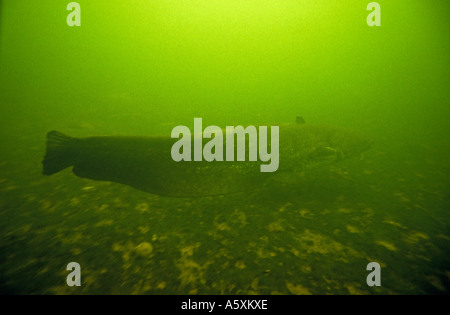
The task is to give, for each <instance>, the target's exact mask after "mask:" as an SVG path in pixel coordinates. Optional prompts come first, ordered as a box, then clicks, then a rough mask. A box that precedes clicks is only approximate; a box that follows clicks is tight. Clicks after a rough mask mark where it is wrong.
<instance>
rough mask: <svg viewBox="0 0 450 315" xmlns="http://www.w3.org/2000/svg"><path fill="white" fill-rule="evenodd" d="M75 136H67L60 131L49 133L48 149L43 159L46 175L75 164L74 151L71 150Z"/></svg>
mask: <svg viewBox="0 0 450 315" xmlns="http://www.w3.org/2000/svg"><path fill="white" fill-rule="evenodd" d="M74 140H75V138H72V137H69V136H66V135H65V134H63V133H61V132H58V131H54V130H52V131H50V132H48V133H47V151H46V153H45V157H44V160H43V161H42V166H43V171H42V173H43V174H44V175H51V174H54V173H57V172H59V171H61V170H63V169H65V168H66V167H69V166H71V165H73V152H72V150H71V148H72V145H73V142H74Z"/></svg>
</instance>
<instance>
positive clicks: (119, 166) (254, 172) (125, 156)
mask: <svg viewBox="0 0 450 315" xmlns="http://www.w3.org/2000/svg"><path fill="white" fill-rule="evenodd" d="M279 130H280V131H279V169H278V170H277V171H276V172H274V173H264V172H261V171H260V165H261V163H260V161H248V160H247V161H235V162H230V161H220V162H219V161H212V162H206V161H180V162H175V161H173V160H172V157H171V148H172V145H173V144H174V143H175V142H176V141H177V140H178V139H172V138H170V137H162V136H152V137H133V136H104V137H88V138H74V137H69V136H66V135H64V134H62V133H60V132H57V131H50V132H49V133H48V134H47V152H46V155H45V157H44V160H43V162H42V164H43V174H44V175H51V174H54V173H57V172H59V171H61V170H63V169H65V168H67V167H70V166H73V173H74V174H75V175H77V176H79V177H84V178H89V179H93V180H102V181H112V182H117V183H121V184H126V185H129V186H132V187H134V188H137V189H140V190H143V191H146V192H149V193H153V194H158V195H166V196H176V197H191V196H212V195H221V194H229V193H235V192H242V191H248V190H251V189H254V188H257V187H258V186H261V185H264V183H266V182H267V179H269V178H271V177H273V176H274V175H276V174H277V173H278V172H295V171H305V170H307V169H308V168H311V167H314V166H317V165H321V164H329V163H332V162H334V161H337V160H340V159H344V158H350V157H353V156H357V155H360V154H361V153H362V152H364V151H365V150H367V149H368V148H369V146H370V141H369V140H368V139H366V138H364V137H361V136H359V135H357V134H356V133H353V132H351V131H347V130H344V129H339V128H332V127H329V126H317V125H309V124H303V123H302V124H285V125H280V129H279ZM269 139H270V138H269ZM208 140H209V139H204V140H203V143H206V142H207V141H208ZM246 147H248V146H246ZM269 147H270V141H269Z"/></svg>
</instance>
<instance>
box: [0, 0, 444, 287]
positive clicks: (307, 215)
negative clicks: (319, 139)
mask: <svg viewBox="0 0 450 315" xmlns="http://www.w3.org/2000/svg"><path fill="white" fill-rule="evenodd" d="M78 2H79V3H80V5H81V11H82V25H81V27H68V26H67V24H66V16H67V13H68V11H66V10H65V7H66V5H67V3H68V1H33V2H31V1H17V0H16V1H12V0H11V1H9V0H4V1H2V2H1V4H2V6H1V51H0V54H1V55H0V57H1V60H0V67H1V68H0V71H1V78H0V100H1V107H0V123H1V129H0V130H1V133H0V141H1V142H0V143H1V150H0V170H1V171H0V228H1V230H0V231H1V236H0V286H1V288H0V291H1V292H2V293H58V294H59V293H67V294H72V293H77V294H79V293H85V294H86V293H127V294H128V293H148V294H172V293H175V294H185V293H192V294H195V293H199V294H205V293H212V294H219V293H230V294H248V293H259V294H277V293H281V294H304V293H313V294H324V293H332V294H349V293H351V294H354V293H364V294H377V293H383V294H391V293H419V294H424V293H447V294H448V290H449V288H450V285H449V279H450V259H449V258H450V257H449V248H450V233H449V226H450V222H449V219H450V217H449V213H448V211H449V206H450V195H449V184H450V183H449V175H450V165H449V162H448V161H449V154H450V142H449V131H450V130H449V123H448V122H449V117H450V116H449V110H450V106H449V105H450V104H449V93H450V92H449V89H448V87H449V43H450V25H449V22H448V16H450V15H449V14H450V12H449V11H450V10H449V5H448V3H447V1H433V2H430V1H389V2H385V1H379V3H380V5H381V10H382V20H381V21H382V22H381V23H382V26H381V27H378V28H376V27H375V28H370V27H368V26H367V24H366V16H367V13H368V12H367V11H366V10H365V7H366V5H367V3H368V2H369V1H357V3H356V4H355V2H354V1H344V2H345V4H344V2H342V1H340V2H339V3H338V2H331V1H314V2H313V3H314V4H311V1H283V4H280V3H278V1H256V0H255V1H219V0H216V1H206V0H204V1H177V2H174V1H154V2H151V3H152V4H148V3H147V2H143V1H139V2H137V1H136V2H132V4H130V2H119V1H95V3H92V1H78ZM297 115H301V116H303V117H304V118H305V120H306V121H307V122H311V123H326V124H331V125H339V126H343V127H347V128H350V129H355V130H359V131H361V132H364V133H366V134H368V135H370V136H371V137H372V138H373V139H374V141H375V144H374V147H373V148H372V149H371V150H370V151H368V152H367V153H366V154H365V155H364V158H363V159H362V160H358V159H355V160H347V161H343V162H342V163H338V164H335V165H332V166H331V167H330V168H326V169H316V170H313V171H311V172H310V173H307V174H304V175H303V176H302V178H292V177H291V178H286V182H285V183H283V182H280V183H279V185H277V186H274V187H272V188H265V190H264V191H263V192H255V193H252V194H242V195H240V194H237V195H230V196H221V197H207V198H196V199H187V198H167V197H160V196H155V195H151V194H146V193H143V192H140V191H137V190H134V189H132V188H130V187H127V186H123V185H119V184H114V183H108V182H96V181H90V180H85V179H80V178H77V177H76V176H74V175H73V174H72V173H71V171H70V170H64V171H63V172H61V173H58V174H55V175H53V176H51V177H46V176H43V175H42V174H41V160H42V157H43V155H44V152H45V134H46V132H47V131H49V130H52V129H56V130H60V131H63V132H65V133H68V134H70V135H74V136H89V135H100V134H101V135H113V134H123V135H136V134H139V135H146V134H158V135H167V136H168V135H170V131H171V130H172V128H173V127H174V126H176V125H180V124H186V125H189V126H191V125H192V124H193V118H194V117H202V118H203V119H204V125H212V124H214V125H219V126H225V125H227V124H229V125H238V124H258V123H264V124H267V123H269V124H277V123H280V122H289V121H294V119H295V117H296V116H297ZM292 176H293V177H295V176H300V175H292ZM143 243H149V244H151V246H152V251H151V252H149V251H147V252H145V251H144V252H143V251H140V250H139V249H140V248H142V246H141V247H139V245H140V244H143ZM71 261H76V262H78V263H80V265H81V268H82V273H81V274H82V286H81V287H79V288H75V287H68V286H67V285H66V282H65V281H66V276H67V274H68V272H67V271H66V266H67V264H68V263H69V262H71ZM370 261H376V262H379V263H380V264H381V268H382V269H381V279H382V280H381V281H382V286H381V287H378V288H376V287H368V286H367V285H366V276H367V274H368V272H367V271H366V265H367V264H368V263H369V262H370Z"/></svg>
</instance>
